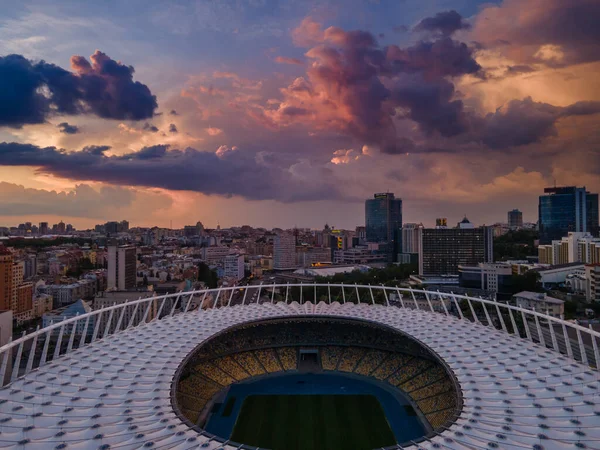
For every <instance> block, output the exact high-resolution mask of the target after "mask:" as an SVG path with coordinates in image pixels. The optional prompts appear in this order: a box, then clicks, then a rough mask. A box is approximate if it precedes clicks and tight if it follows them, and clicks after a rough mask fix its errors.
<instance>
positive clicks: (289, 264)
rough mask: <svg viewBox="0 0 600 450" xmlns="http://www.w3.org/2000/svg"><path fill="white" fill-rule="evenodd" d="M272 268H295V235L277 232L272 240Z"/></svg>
mask: <svg viewBox="0 0 600 450" xmlns="http://www.w3.org/2000/svg"><path fill="white" fill-rule="evenodd" d="M273 268H274V269H275V270H285V269H295V268H296V237H295V236H294V235H293V234H291V233H279V234H277V235H276V236H275V239H274V242H273Z"/></svg>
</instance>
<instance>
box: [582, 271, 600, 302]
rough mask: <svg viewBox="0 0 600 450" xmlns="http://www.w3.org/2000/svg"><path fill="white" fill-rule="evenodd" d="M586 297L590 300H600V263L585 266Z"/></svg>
mask: <svg viewBox="0 0 600 450" xmlns="http://www.w3.org/2000/svg"><path fill="white" fill-rule="evenodd" d="M585 280H586V289H585V298H586V299H587V301H588V302H600V263H599V264H588V265H586V266H585Z"/></svg>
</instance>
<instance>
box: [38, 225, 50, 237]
mask: <svg viewBox="0 0 600 450" xmlns="http://www.w3.org/2000/svg"><path fill="white" fill-rule="evenodd" d="M49 231H50V229H49V228H48V222H40V227H39V229H38V232H39V234H41V235H46V234H48V232H49Z"/></svg>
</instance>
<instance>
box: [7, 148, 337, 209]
mask: <svg viewBox="0 0 600 450" xmlns="http://www.w3.org/2000/svg"><path fill="white" fill-rule="evenodd" d="M168 147H169V146H167V145H155V146H151V147H144V148H142V149H141V150H140V151H138V152H130V153H126V154H122V155H119V156H106V154H105V151H106V150H107V149H106V148H105V147H88V148H85V149H83V150H82V151H79V152H67V151H66V150H63V149H57V148H55V147H45V148H40V147H37V146H34V145H30V144H18V143H14V142H13V143H7V142H4V143H0V165H6V166H32V167H36V168H37V169H38V171H40V172H42V173H48V174H53V175H54V176H58V177H62V178H67V179H72V180H81V181H83V180H88V181H98V182H104V183H110V184H116V185H125V186H144V187H156V188H164V189H170V190H189V191H196V192H202V193H205V194H215V195H221V196H225V197H229V196H233V195H239V196H242V197H244V198H247V199H252V200H265V199H272V200H279V201H283V202H297V201H308V200H313V201H315V200H322V199H324V198H328V199H334V198H342V197H343V196H342V194H341V193H340V191H339V190H338V188H337V187H336V186H335V183H333V182H332V181H331V174H330V173H328V171H327V169H325V168H319V167H316V168H315V167H312V165H311V164H310V163H309V162H308V161H303V160H300V161H295V162H294V163H292V164H291V165H287V166H281V165H277V164H266V163H264V162H262V161H260V160H258V159H257V158H256V156H255V154H253V153H249V152H244V151H241V150H239V149H238V148H237V147H226V146H221V147H219V149H218V151H216V152H203V151H198V150H195V149H192V148H187V149H185V150H168ZM167 150H168V151H167Z"/></svg>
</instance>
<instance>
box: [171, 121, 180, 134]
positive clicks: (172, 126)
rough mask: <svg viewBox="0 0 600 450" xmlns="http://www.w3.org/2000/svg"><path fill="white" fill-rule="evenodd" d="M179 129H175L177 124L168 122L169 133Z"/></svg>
mask: <svg viewBox="0 0 600 450" xmlns="http://www.w3.org/2000/svg"><path fill="white" fill-rule="evenodd" d="M178 131H179V130H177V126H176V125H175V124H174V123H170V124H169V133H177V132H178Z"/></svg>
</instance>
